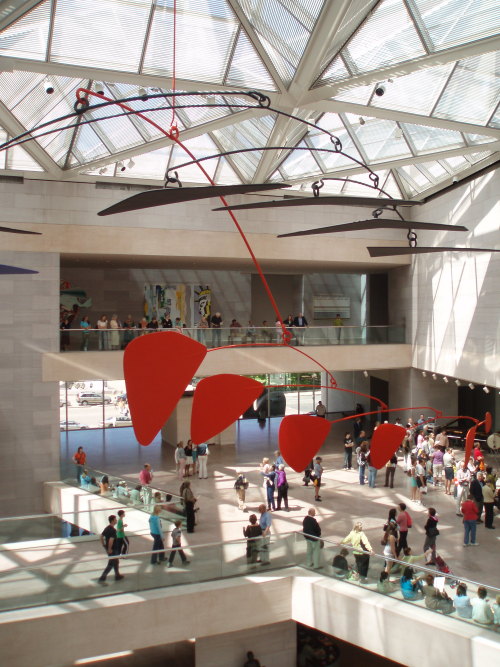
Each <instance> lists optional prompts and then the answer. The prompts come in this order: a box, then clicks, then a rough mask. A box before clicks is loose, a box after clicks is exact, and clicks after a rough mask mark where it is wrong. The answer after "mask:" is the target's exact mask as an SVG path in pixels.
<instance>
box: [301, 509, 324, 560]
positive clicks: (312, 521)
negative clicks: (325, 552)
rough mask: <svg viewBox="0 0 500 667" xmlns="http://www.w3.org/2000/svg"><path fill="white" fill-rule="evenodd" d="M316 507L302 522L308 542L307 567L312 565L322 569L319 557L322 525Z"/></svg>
mask: <svg viewBox="0 0 500 667" xmlns="http://www.w3.org/2000/svg"><path fill="white" fill-rule="evenodd" d="M315 516H316V510H315V509H314V507H311V509H310V510H309V511H308V513H307V516H306V517H304V520H303V522H302V532H303V533H304V537H305V539H306V543H307V562H306V567H312V568H314V569H315V570H319V569H320V564H319V557H320V553H321V540H320V539H319V538H320V537H321V526H320V525H319V523H318V521H317V519H316V518H315Z"/></svg>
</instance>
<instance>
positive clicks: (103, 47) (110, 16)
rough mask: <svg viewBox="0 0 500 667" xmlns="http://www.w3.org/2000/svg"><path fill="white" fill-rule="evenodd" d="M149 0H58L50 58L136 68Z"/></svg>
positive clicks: (149, 4)
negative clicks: (91, 2) (92, 4)
mask: <svg viewBox="0 0 500 667" xmlns="http://www.w3.org/2000/svg"><path fill="white" fill-rule="evenodd" d="M150 9H151V0H99V4H98V6H97V5H96V6H95V11H92V10H91V8H90V7H89V2H88V0H58V2H57V9H56V19H55V25H54V33H53V37H52V45H51V60H52V61H54V62H63V63H69V64H75V65H82V66H85V65H87V66H90V67H92V66H93V67H103V68H107V69H117V70H124V71H127V72H136V71H137V70H138V67H139V63H140V60H141V54H142V47H143V42H144V37H145V34H146V28H147V25H148V18H149V12H150Z"/></svg>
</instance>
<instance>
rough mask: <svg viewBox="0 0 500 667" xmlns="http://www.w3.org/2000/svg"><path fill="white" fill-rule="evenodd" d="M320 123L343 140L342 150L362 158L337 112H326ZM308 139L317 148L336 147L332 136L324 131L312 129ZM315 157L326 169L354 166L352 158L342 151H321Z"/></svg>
mask: <svg viewBox="0 0 500 667" xmlns="http://www.w3.org/2000/svg"><path fill="white" fill-rule="evenodd" d="M318 124H319V125H320V126H321V127H323V128H325V129H326V130H328V131H329V132H331V133H332V134H334V135H335V136H336V137H338V138H339V139H340V141H341V142H342V151H343V152H344V153H347V154H348V155H351V156H352V157H354V158H356V159H358V160H361V156H360V154H359V152H358V149H357V148H356V146H355V145H354V143H353V141H352V139H351V137H350V135H349V134H348V132H347V130H346V129H345V127H344V125H343V123H342V121H341V120H340V118H339V116H338V115H337V114H333V113H328V114H325V115H324V116H323V117H322V118H321V119H320V121H319V123H318ZM307 141H308V143H309V144H312V145H313V146H315V147H316V148H328V149H329V150H333V148H334V146H333V144H332V142H331V141H330V137H329V136H328V135H326V134H325V133H324V132H319V131H318V130H311V132H309V134H308V135H307ZM315 157H316V159H317V160H318V161H319V163H320V164H321V165H323V166H324V167H325V171H331V170H334V169H337V168H340V167H345V166H354V164H353V161H352V160H350V159H349V158H348V157H346V156H345V155H342V154H340V153H324V152H319V153H317V154H315Z"/></svg>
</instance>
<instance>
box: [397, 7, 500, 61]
mask: <svg viewBox="0 0 500 667" xmlns="http://www.w3.org/2000/svg"><path fill="white" fill-rule="evenodd" d="M409 4H410V7H411V8H415V9H416V10H417V11H418V13H419V15H420V17H421V20H422V22H423V24H424V26H425V29H426V30H427V33H428V35H429V37H430V39H431V40H432V45H433V50H441V49H445V48H449V47H450V46H456V45H457V44H467V43H468V42H472V41H474V40H476V39H482V38H484V37H490V36H492V35H495V34H498V32H499V30H500V3H499V2H498V0H441V1H440V2H436V0H410V2H409Z"/></svg>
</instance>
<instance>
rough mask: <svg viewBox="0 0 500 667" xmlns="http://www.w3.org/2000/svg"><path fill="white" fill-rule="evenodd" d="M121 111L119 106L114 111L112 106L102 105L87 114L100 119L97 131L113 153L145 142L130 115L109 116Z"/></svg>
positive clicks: (89, 116)
mask: <svg viewBox="0 0 500 667" xmlns="http://www.w3.org/2000/svg"><path fill="white" fill-rule="evenodd" d="M119 111H120V109H119V107H117V108H116V109H113V111H111V110H110V107H101V108H100V109H95V110H94V111H88V112H87V114H86V116H88V118H99V119H100V120H99V122H98V123H95V126H96V127H95V131H96V133H98V134H99V136H101V137H102V140H103V141H104V143H105V144H106V146H107V147H108V148H109V150H110V151H111V152H112V153H117V152H119V151H123V150H125V149H127V148H132V147H134V146H139V145H140V144H142V143H144V139H143V138H142V137H141V135H140V134H139V132H138V131H137V130H136V129H135V127H134V125H133V123H132V121H131V120H130V118H129V117H128V116H125V115H120V116H116V118H108V117H109V116H111V115H114V114H116V113H119Z"/></svg>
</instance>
